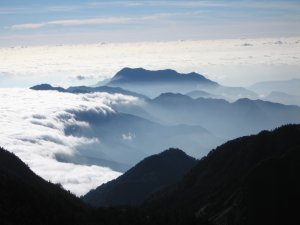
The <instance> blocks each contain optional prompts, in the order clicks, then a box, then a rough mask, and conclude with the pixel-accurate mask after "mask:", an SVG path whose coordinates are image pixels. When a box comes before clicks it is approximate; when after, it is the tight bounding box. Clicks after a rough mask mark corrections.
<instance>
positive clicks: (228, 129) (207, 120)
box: [144, 93, 300, 139]
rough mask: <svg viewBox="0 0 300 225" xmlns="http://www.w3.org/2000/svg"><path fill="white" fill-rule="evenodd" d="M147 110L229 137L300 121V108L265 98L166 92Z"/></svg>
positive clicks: (162, 118) (169, 120)
mask: <svg viewBox="0 0 300 225" xmlns="http://www.w3.org/2000/svg"><path fill="white" fill-rule="evenodd" d="M144 108H145V109H146V111H148V112H149V113H151V114H153V115H156V117H157V118H160V119H161V120H164V121H166V122H169V123H183V124H194V125H200V124H201V126H203V127H205V128H207V129H208V130H209V131H210V132H212V133H213V134H215V135H217V136H219V137H222V138H225V139H228V138H234V137H238V136H240V135H248V134H253V133H256V132H258V131H260V130H263V129H272V128H274V127H277V126H280V125H283V124H286V123H300V108H299V107H297V106H286V105H282V104H278V103H272V102H267V101H262V100H250V99H239V100H237V101H235V102H233V103H230V102H227V101H225V100H223V99H205V98H197V99H192V98H191V97H189V96H186V95H182V94H173V93H164V94H161V95H160V96H159V97H157V98H155V99H153V100H150V101H148V104H147V105H146V106H144Z"/></svg>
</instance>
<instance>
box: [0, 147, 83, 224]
mask: <svg viewBox="0 0 300 225" xmlns="http://www.w3.org/2000/svg"><path fill="white" fill-rule="evenodd" d="M0 177H1V179H0V223H1V224H61V223H68V222H71V223H72V224H81V223H82V222H83V216H84V215H86V213H87V210H88V208H87V207H86V206H85V205H84V204H82V202H81V201H80V200H79V199H78V198H76V197H75V196H74V195H72V194H71V193H69V192H67V191H65V190H63V189H62V188H61V186H60V185H54V184H52V183H50V182H47V181H45V180H43V179H42V178H40V177H39V176H37V175H36V174H34V173H33V172H32V171H31V170H30V169H29V167H28V166H27V165H26V164H25V163H23V162H22V161H21V160H20V159H19V158H18V157H16V156H15V155H14V154H12V153H10V152H8V151H6V150H4V149H2V148H0ZM53 215H55V216H53Z"/></svg>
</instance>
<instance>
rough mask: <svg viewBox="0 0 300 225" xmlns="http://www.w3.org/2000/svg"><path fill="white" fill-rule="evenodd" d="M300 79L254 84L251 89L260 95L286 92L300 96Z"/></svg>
mask: <svg viewBox="0 0 300 225" xmlns="http://www.w3.org/2000/svg"><path fill="white" fill-rule="evenodd" d="M299 87H300V79H291V80H281V81H264V82H259V83H256V84H253V85H252V86H250V87H249V89H250V90H253V91H255V92H257V93H259V94H263V95H268V94H270V93H271V92H284V93H286V94H289V95H298V96H300V88H299Z"/></svg>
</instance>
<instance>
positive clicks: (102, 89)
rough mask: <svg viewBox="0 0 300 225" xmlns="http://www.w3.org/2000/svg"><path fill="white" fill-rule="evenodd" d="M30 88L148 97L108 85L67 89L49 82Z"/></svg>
mask: <svg viewBox="0 0 300 225" xmlns="http://www.w3.org/2000/svg"><path fill="white" fill-rule="evenodd" d="M30 89H32V90H36V91H59V92H68V93H74V94H79V93H94V92H106V93H109V94H123V95H130V96H134V97H138V98H141V99H148V97H146V96H145V95H142V94H138V93H135V92H132V91H127V90H124V89H122V88H119V87H108V86H99V87H87V86H74V87H69V88H67V89H65V88H62V87H53V86H51V85H50V84H39V85H35V86H33V87H31V88H30Z"/></svg>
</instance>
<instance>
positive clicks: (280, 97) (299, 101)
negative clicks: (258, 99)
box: [263, 91, 300, 106]
mask: <svg viewBox="0 0 300 225" xmlns="http://www.w3.org/2000/svg"><path fill="white" fill-rule="evenodd" d="M263 99H264V100H266V101H270V102H278V103H281V104H286V105H298V106H300V95H290V94H286V93H284V92H280V91H272V92H271V93H270V94H269V95H267V96H265V97H263Z"/></svg>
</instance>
